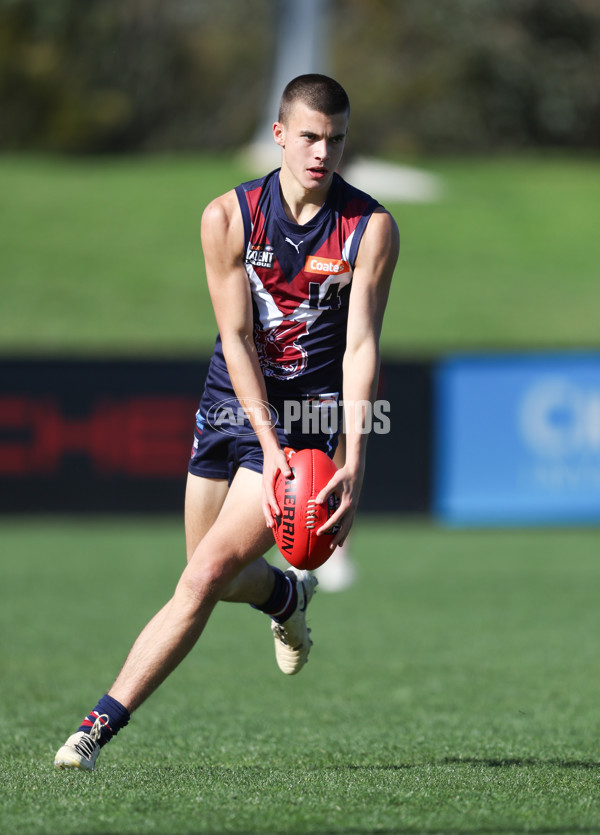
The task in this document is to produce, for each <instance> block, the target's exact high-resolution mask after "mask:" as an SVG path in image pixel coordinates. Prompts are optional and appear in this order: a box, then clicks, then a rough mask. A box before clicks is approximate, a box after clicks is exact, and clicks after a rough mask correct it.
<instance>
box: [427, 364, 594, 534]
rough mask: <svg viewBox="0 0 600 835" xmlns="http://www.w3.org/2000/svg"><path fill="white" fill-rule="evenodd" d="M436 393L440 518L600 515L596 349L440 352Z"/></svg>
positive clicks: (563, 519) (503, 520)
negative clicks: (470, 353)
mask: <svg viewBox="0 0 600 835" xmlns="http://www.w3.org/2000/svg"><path fill="white" fill-rule="evenodd" d="M435 399H436V468H435V478H434V482H435V483H434V493H435V498H434V504H435V511H436V513H437V515H438V517H439V518H441V519H442V520H443V521H445V522H448V523H450V524H458V525H461V524H481V525H486V524H490V525H494V524H500V525H510V524H534V525H535V524H557V525H560V524H570V523H583V524H586V523H590V524H594V523H598V522H600V353H565V354H526V355H523V354H519V355H512V356H509V355H496V356H470V357H465V356H455V357H449V358H447V359H446V360H443V361H441V362H440V363H439V365H438V369H437V373H436V381H435Z"/></svg>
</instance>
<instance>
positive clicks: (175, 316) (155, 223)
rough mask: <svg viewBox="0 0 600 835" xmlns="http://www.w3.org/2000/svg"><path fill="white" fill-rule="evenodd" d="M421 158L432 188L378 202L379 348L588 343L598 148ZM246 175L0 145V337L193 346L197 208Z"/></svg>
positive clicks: (185, 349) (71, 348) (183, 161)
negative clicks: (25, 153) (387, 229)
mask: <svg viewBox="0 0 600 835" xmlns="http://www.w3.org/2000/svg"><path fill="white" fill-rule="evenodd" d="M425 165H426V164H425ZM426 167H428V168H430V170H433V171H434V172H435V173H438V174H439V175H440V177H441V178H442V183H443V186H444V189H445V196H444V199H443V200H442V201H441V202H439V203H437V204H432V205H399V204H395V205H394V204H390V205H389V208H390V210H391V211H392V212H393V214H394V215H395V217H396V219H397V221H398V224H399V226H400V231H401V235H402V250H401V256H400V261H399V265H398V268H397V271H396V275H395V279H394V284H393V289H392V293H391V297H390V304H389V308H388V314H387V319H386V323H385V326H384V333H383V337H382V346H383V350H384V352H385V353H386V355H388V356H397V355H405V354H407V353H415V352H426V353H429V352H432V351H443V350H447V349H449V348H452V349H454V348H472V347H484V348H489V347H491V348H498V347H502V348H506V347H509V348H511V347H524V348H531V347H548V346H562V347H565V346H566V347H573V346H576V347H581V346H598V344H599V343H600V329H599V327H598V310H599V309H600V282H599V281H598V275H599V272H598V264H599V263H600V236H598V234H597V230H596V226H597V215H598V206H599V205H600V162H599V161H598V160H594V159H587V160H586V159H579V160H576V159H560V158H558V159H544V158H535V157H532V158H530V159H497V160H491V161H489V160H488V161H483V160H472V159H467V160H457V161H447V162H442V161H437V162H435V163H432V164H431V165H430V166H427V165H426ZM249 176H250V174H249V172H248V171H245V170H243V168H241V167H240V165H239V164H238V163H236V162H235V161H234V160H233V159H232V158H230V157H208V156H201V155H198V156H196V157H194V156H181V157H173V158H169V157H146V158H140V157H134V158H122V159H117V160H114V159H101V160H90V159H79V160H64V159H50V160H49V159H42V158H39V159H38V158H27V157H19V156H17V157H0V252H1V253H2V270H1V271H0V291H1V293H2V305H1V306H0V351H3V352H5V353H6V352H11V353H18V354H27V353H32V352H33V353H35V352H39V351H40V350H43V351H49V352H54V353H61V354H64V353H77V354H81V353H82V352H84V353H88V354H89V353H92V354H97V353H103V354H111V355H114V354H117V355H120V354H123V353H127V354H130V355H131V354H158V355H161V356H163V355H165V354H166V353H168V354H187V355H190V354H194V355H196V354H197V353H199V352H200V353H206V352H207V351H209V350H210V348H211V347H212V344H213V341H214V336H215V325H214V319H213V315H212V310H211V307H210V303H209V300H208V296H207V291H206V287H205V281H204V271H203V263H202V253H201V248H200V241H199V224H200V217H201V214H202V210H203V207H204V206H205V205H206V203H207V202H208V201H209V200H211V199H212V198H213V197H215V196H216V195H218V194H220V193H221V192H223V191H225V190H227V189H229V188H231V187H233V186H234V185H236V184H237V183H238V182H240V181H241V180H243V179H246V178H248V177H249Z"/></svg>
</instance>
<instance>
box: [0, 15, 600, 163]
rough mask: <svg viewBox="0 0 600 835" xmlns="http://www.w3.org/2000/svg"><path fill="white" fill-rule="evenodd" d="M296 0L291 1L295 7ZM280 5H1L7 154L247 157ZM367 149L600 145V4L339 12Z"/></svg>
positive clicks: (0, 101)
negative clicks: (218, 152) (236, 152)
mask: <svg viewBox="0 0 600 835" xmlns="http://www.w3.org/2000/svg"><path fill="white" fill-rule="evenodd" d="M288 1H289V0H288ZM282 2H285V0H196V1H194V0H169V2H164V1H163V0H125V1H124V0H0V150H17V149H18V150H23V149H26V150H51V151H60V152H77V153H86V152H88V153H89V152H95V153H97V152H114V151H135V150H167V149H168V150H196V149H215V148H224V149H230V148H236V147H239V146H240V145H241V144H243V143H245V142H247V141H248V140H249V139H250V138H251V137H252V135H253V133H254V131H255V129H256V127H257V124H258V121H259V119H260V118H261V117H262V115H263V104H264V100H265V98H266V96H267V93H268V83H269V75H270V71H271V68H272V63H273V53H274V44H275V38H276V32H277V21H278V15H279V13H280V11H281V4H282ZM329 14H330V21H331V26H330V32H331V38H330V39H331V51H330V53H329V57H328V61H329V65H330V72H331V73H332V74H333V75H335V76H336V77H338V78H339V79H340V80H341V81H342V83H343V84H344V85H345V86H346V87H347V89H348V91H349V93H350V96H351V99H352V102H353V123H352V137H353V143H354V144H355V146H359V147H360V148H361V151H365V152H371V153H384V154H388V155H392V156H393V155H406V154H409V155H410V154H419V153H438V154H439V153H456V152H484V151H485V152H488V151H490V150H512V149H516V150H522V149H527V148H531V147H535V148H540V147H542V148H543V147H551V148H568V149H577V148H579V149H597V148H598V147H599V145H600V2H598V0H435V1H434V0H431V1H430V2H428V1H427V0H331V2H330V13H329Z"/></svg>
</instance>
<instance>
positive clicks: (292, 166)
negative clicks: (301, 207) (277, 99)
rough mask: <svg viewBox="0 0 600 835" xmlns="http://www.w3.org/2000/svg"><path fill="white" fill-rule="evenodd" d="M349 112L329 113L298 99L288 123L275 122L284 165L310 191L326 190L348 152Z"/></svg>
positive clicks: (275, 134) (276, 140)
mask: <svg viewBox="0 0 600 835" xmlns="http://www.w3.org/2000/svg"><path fill="white" fill-rule="evenodd" d="M347 132H348V114H347V113H337V114H335V115H334V116H325V114H323V113H319V112H318V111H317V110H311V108H309V107H308V106H307V105H306V104H304V103H303V102H300V101H298V102H296V103H295V104H294V106H293V108H292V110H291V112H290V115H289V118H288V120H287V122H286V123H282V122H276V123H275V124H274V125H273V135H274V137H275V142H277V144H278V145H281V147H282V149H283V160H282V164H283V166H285V167H286V168H287V169H288V170H289V171H290V173H291V174H292V176H293V177H294V178H295V179H296V180H297V181H298V183H299V184H300V185H301V186H302V187H303V188H304V189H306V190H307V191H320V190H321V189H326V188H328V187H329V184H330V183H331V178H332V177H333V172H334V171H335V169H336V168H337V167H338V165H339V163H340V160H341V158H342V154H343V152H344V143H345V140H346V133H347Z"/></svg>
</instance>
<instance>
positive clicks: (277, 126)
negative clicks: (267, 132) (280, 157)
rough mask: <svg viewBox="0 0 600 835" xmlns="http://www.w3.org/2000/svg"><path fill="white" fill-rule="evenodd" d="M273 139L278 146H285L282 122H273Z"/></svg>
mask: <svg viewBox="0 0 600 835" xmlns="http://www.w3.org/2000/svg"><path fill="white" fill-rule="evenodd" d="M273 139H274V140H275V142H276V143H277V144H278V145H279V146H281V147H282V148H285V127H284V126H283V123H282V122H273Z"/></svg>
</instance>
